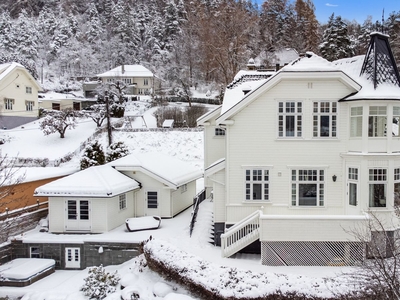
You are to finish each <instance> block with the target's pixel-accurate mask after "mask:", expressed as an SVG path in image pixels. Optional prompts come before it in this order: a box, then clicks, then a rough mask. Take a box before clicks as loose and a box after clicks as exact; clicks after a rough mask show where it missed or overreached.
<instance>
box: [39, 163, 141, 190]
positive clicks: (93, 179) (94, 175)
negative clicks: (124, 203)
mask: <svg viewBox="0 0 400 300" xmlns="http://www.w3.org/2000/svg"><path fill="white" fill-rule="evenodd" d="M137 188H139V183H138V182H137V181H135V180H133V179H132V178H129V177H128V176H126V175H124V174H122V173H120V172H118V171H117V170H115V169H114V168H112V167H111V166H109V165H104V166H95V167H90V168H88V169H85V170H83V171H80V172H77V173H74V174H72V175H70V176H67V177H64V178H61V179H58V180H55V181H52V182H50V183H47V184H45V185H42V186H40V187H38V188H37V189H36V190H35V192H34V195H35V196H69V197H113V196H115V195H118V194H121V193H125V192H128V191H132V190H135V189H137Z"/></svg>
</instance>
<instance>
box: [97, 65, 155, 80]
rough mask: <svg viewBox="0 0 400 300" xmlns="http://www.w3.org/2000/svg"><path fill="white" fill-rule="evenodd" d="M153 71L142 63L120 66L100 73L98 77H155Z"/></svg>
mask: <svg viewBox="0 0 400 300" xmlns="http://www.w3.org/2000/svg"><path fill="white" fill-rule="evenodd" d="M153 76H154V75H153V73H152V72H151V71H150V70H149V69H147V68H145V67H143V66H142V65H124V66H118V67H116V68H114V69H111V70H110V71H107V72H104V73H101V74H98V75H97V77H100V78H101V77H153Z"/></svg>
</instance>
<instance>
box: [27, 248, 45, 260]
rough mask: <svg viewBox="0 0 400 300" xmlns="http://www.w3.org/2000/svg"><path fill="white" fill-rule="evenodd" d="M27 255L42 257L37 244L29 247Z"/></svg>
mask: <svg viewBox="0 0 400 300" xmlns="http://www.w3.org/2000/svg"><path fill="white" fill-rule="evenodd" d="M29 257H30V258H42V253H41V251H40V247H39V246H31V247H29Z"/></svg>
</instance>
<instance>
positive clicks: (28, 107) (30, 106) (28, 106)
mask: <svg viewBox="0 0 400 300" xmlns="http://www.w3.org/2000/svg"><path fill="white" fill-rule="evenodd" d="M25 104H26V110H27V111H33V104H34V102H33V101H26V102H25Z"/></svg>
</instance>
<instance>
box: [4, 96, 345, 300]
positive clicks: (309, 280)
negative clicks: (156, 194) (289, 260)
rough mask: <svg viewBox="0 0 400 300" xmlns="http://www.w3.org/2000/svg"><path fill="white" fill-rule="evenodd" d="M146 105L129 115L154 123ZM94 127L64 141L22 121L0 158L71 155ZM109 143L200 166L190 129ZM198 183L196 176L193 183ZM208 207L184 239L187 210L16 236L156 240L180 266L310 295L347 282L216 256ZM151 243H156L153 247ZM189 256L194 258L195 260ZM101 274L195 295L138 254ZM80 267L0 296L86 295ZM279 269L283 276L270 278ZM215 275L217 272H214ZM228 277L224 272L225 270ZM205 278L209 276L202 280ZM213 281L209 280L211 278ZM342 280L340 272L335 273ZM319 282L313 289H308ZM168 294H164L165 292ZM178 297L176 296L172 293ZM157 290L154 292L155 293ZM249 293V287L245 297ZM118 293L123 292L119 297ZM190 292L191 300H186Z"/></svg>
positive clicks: (138, 123) (326, 271)
mask: <svg viewBox="0 0 400 300" xmlns="http://www.w3.org/2000/svg"><path fill="white" fill-rule="evenodd" d="M145 105H146V104H145V103H143V104H140V103H136V104H132V106H134V107H131V110H130V111H131V114H132V115H143V117H144V118H145V120H146V124H147V126H149V127H154V126H155V125H154V124H155V119H154V117H153V116H152V111H153V110H154V108H152V109H150V110H146V111H144V108H143V107H144V106H145ZM132 127H136V128H142V127H143V120H142V119H141V118H136V120H135V121H134V122H133V123H132ZM94 130H95V123H94V122H93V121H91V120H82V121H81V122H80V123H79V125H78V126H77V128H76V129H73V130H70V131H67V133H66V137H65V139H60V138H59V136H58V135H57V134H53V135H50V136H44V135H43V133H42V132H41V131H40V130H39V129H38V122H34V123H31V124H27V125H26V126H24V128H18V129H15V130H6V131H1V132H0V135H1V136H2V137H3V138H5V139H6V143H5V144H3V145H0V151H1V154H2V155H8V156H11V157H15V156H17V155H18V156H20V157H33V158H38V157H40V158H49V159H57V158H60V157H62V156H64V155H66V154H67V153H70V152H74V151H75V150H76V149H78V148H79V146H80V144H81V143H82V142H84V141H85V140H86V139H87V138H88V137H89V136H90V135H91V134H92V133H93V132H94ZM113 138H114V141H115V142H116V141H123V142H124V143H125V144H126V145H127V146H128V148H129V150H130V151H133V150H135V151H138V150H139V151H143V152H148V151H157V152H162V153H165V154H168V155H171V156H175V157H177V158H179V159H182V160H185V161H188V162H190V163H192V164H193V165H194V166H196V167H198V168H199V169H202V167H203V134H202V132H196V131H190V130H188V131H171V132H115V133H114V135H113ZM98 140H99V141H101V144H102V145H106V143H107V138H106V136H105V135H103V136H101V137H100V138H99V139H98ZM79 160H80V157H79V156H77V157H74V158H73V159H72V160H71V161H70V162H68V163H66V164H63V165H62V167H71V166H77V165H78V164H79ZM201 184H202V181H201V180H200V181H199V187H200V186H201ZM212 205H213V203H212V202H211V201H210V200H205V201H204V202H203V203H202V205H201V206H200V210H199V214H198V221H197V222H196V226H195V229H194V231H193V235H192V237H189V222H190V217H191V209H188V210H186V211H185V212H183V213H181V214H179V215H178V216H176V217H175V218H173V219H165V220H162V222H161V227H160V228H159V229H157V230H151V231H139V232H128V231H127V230H126V227H125V225H122V226H120V227H118V228H116V229H115V230H112V231H111V232H108V233H105V234H101V235H53V234H49V233H45V232H39V228H38V229H36V230H33V231H30V232H27V233H25V234H24V235H23V236H21V237H20V238H23V239H24V240H25V241H26V242H34V241H37V240H40V241H42V242H43V241H47V242H49V243H51V242H57V241H59V240H63V241H70V242H78V241H82V240H83V239H84V240H87V241H110V242H111V241H114V242H116V241H122V242H123V241H129V242H135V241H136V242H140V241H143V240H146V239H148V238H149V236H150V235H151V236H152V237H153V238H155V241H156V242H157V243H159V242H160V243H164V244H165V245H171V249H172V248H173V247H175V248H177V249H178V250H179V251H183V252H184V253H187V254H188V257H189V256H190V257H195V258H191V260H188V261H187V267H188V268H189V269H190V268H191V264H192V263H191V261H192V259H194V260H203V261H204V262H205V263H206V264H209V263H211V264H215V265H213V266H214V267H213V268H219V266H226V267H229V268H238V269H239V273H240V272H242V271H240V270H243V271H251V272H256V273H265V274H264V275H260V276H266V277H268V278H269V283H268V284H269V285H268V287H266V288H265V290H267V289H268V290H276V289H278V288H282V286H290V290H298V291H304V290H315V292H316V294H315V295H319V296H321V295H328V294H329V290H330V289H334V291H335V292H343V291H346V289H347V288H348V286H347V285H346V284H344V282H343V281H342V280H341V278H342V277H341V274H342V272H348V271H351V270H352V269H351V268H341V267H268V266H263V265H261V262H260V255H250V254H239V255H236V256H235V257H233V258H221V252H220V248H219V247H215V246H213V245H211V244H210V243H209V241H210V236H211V231H210V230H211V224H212ZM154 247H156V244H155V246H154ZM196 257H197V258H196ZM185 263H186V262H185ZM106 269H107V271H110V272H112V271H115V270H117V271H118V273H119V275H120V276H121V278H122V281H121V282H124V283H125V284H124V285H127V282H128V284H129V286H130V288H131V289H135V288H140V290H141V298H140V299H167V300H168V299H174V300H182V299H196V298H195V297H194V296H193V295H192V296H189V295H190V294H189V292H188V291H186V290H185V289H183V288H182V287H179V286H177V284H175V283H168V284H167V285H166V282H165V280H164V279H162V278H161V277H160V276H159V275H158V274H156V273H154V272H152V271H150V270H149V269H148V268H147V267H145V266H143V257H142V256H141V257H139V258H136V259H133V260H131V261H128V262H126V263H124V264H122V265H119V266H108V267H106ZM87 274H88V270H82V271H63V270H62V271H56V272H55V273H54V274H52V275H50V276H48V277H47V278H44V279H42V280H40V281H38V282H36V283H34V284H32V285H30V286H27V287H24V288H12V287H0V297H5V296H10V297H21V296H24V295H25V296H24V297H23V300H66V299H68V300H80V299H87V298H85V297H84V296H83V293H82V292H80V291H79V289H80V287H81V286H82V284H83V282H84V281H83V279H84V278H85V277H86V276H87ZM276 274H283V275H276ZM221 276H223V275H221ZM226 276H228V274H227V275H226ZM325 277H327V278H335V279H336V280H337V282H339V283H340V284H331V283H329V282H328V283H325V281H324V278H325ZM210 278H211V277H210ZM217 280H218V279H216V281H217ZM247 280H250V279H248V278H245V277H244V278H242V279H241V281H243V284H247V283H249V282H247ZM343 280H345V277H343ZM316 285H319V287H318V288H315V286H316ZM167 294H169V295H167ZM177 294H179V295H180V296H179V295H177ZM121 295H122V292H121V291H118V292H116V293H114V294H113V295H110V296H108V297H107V298H106V299H108V300H110V299H121ZM155 295H158V296H155ZM252 295H254V290H252V291H251V293H250V292H249V294H248V296H249V297H250V296H252ZM122 296H123V295H122ZM188 297H192V298H188Z"/></svg>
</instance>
